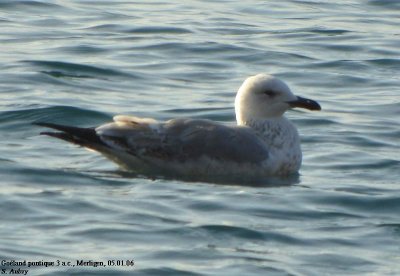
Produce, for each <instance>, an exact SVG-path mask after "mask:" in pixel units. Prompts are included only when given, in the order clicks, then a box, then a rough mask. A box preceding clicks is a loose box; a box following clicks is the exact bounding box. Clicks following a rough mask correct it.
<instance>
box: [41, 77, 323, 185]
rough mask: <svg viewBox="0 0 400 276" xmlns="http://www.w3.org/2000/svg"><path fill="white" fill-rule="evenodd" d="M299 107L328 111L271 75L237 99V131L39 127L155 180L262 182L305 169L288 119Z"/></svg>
mask: <svg viewBox="0 0 400 276" xmlns="http://www.w3.org/2000/svg"><path fill="white" fill-rule="evenodd" d="M291 107H303V108H308V109H310V110H320V106H319V105H318V103H316V102H314V101H312V100H308V99H304V98H301V97H297V96H295V95H293V94H292V93H291V91H290V89H289V88H288V86H287V85H286V84H285V83H283V82H282V81H280V80H278V79H276V78H274V77H272V76H270V75H264V74H260V75H256V76H253V77H250V78H248V79H247V80H246V81H245V82H244V83H243V85H242V86H241V87H240V89H239V91H238V94H237V96H236V101H235V111H236V118H237V124H238V125H236V126H227V125H224V124H220V123H217V122H213V121H210V120H198V119H184V118H181V119H172V120H169V121H166V122H158V121H156V120H154V119H149V118H138V117H133V116H121V115H120V116H116V117H114V122H111V123H108V124H105V125H101V126H99V127H97V128H76V127H69V126H61V125H56V124H50V123H38V124H39V125H41V126H45V127H50V128H53V129H56V130H59V131H60V132H43V133H42V134H45V135H49V136H53V137H56V138H60V139H63V140H66V141H69V142H72V143H74V144H78V145H81V146H84V147H87V148H90V149H93V150H96V151H99V152H100V153H102V154H103V155H105V156H106V157H108V158H109V159H111V160H113V161H115V162H116V163H118V164H119V165H121V166H122V167H123V168H125V169H127V170H130V171H134V172H137V173H142V174H146V175H149V176H152V177H154V176H159V175H165V176H175V177H180V176H181V177H193V178H194V179H201V180H206V181H207V180H211V181H212V179H213V178H215V177H224V176H226V177H229V178H232V177H240V178H241V179H246V178H255V177H262V176H268V175H288V174H291V173H294V172H296V171H297V170H298V169H299V168H300V165H301V150H300V143H299V137H298V133H297V130H296V128H295V127H294V126H293V125H292V124H291V123H290V122H289V121H288V120H287V119H286V118H284V117H283V113H284V112H285V111H286V110H287V109H289V108H291Z"/></svg>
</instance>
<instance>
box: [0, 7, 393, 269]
mask: <svg viewBox="0 0 400 276" xmlns="http://www.w3.org/2000/svg"><path fill="white" fill-rule="evenodd" d="M268 2H269V3H264V2H260V1H245V2H243V1H184V2H183V1H157V2H155V1H146V2H145V1H142V2H131V1H84V0H69V1H61V0H59V1H22V0H21V1H20V0H8V1H7V0H4V1H1V2H0V26H1V34H0V39H1V44H0V59H1V65H0V66H1V75H0V91H1V113H0V122H1V124H0V136H1V139H0V141H1V142H0V149H1V157H0V163H1V166H0V175H1V179H2V181H1V182H0V206H1V207H0V208H1V227H0V261H1V260H17V261H24V260H25V261H27V262H28V261H31V262H32V261H43V262H55V263H54V265H53V266H51V265H50V266H48V267H47V268H46V267H44V266H43V263H42V265H38V266H36V267H33V268H32V267H31V268H29V274H28V275H38V274H40V275H51V274H57V275H62V274H64V275H71V274H77V275H78V274H82V273H83V272H85V273H92V274H103V275H106V274H111V273H113V274H115V273H120V274H126V275H131V274H133V273H137V275H179V274H181V275H344V274H345V275H395V274H399V273H400V265H399V264H398V263H399V260H400V246H399V244H400V243H399V242H400V220H399V215H398V214H399V212H400V189H399V176H400V173H399V172H400V170H399V169H400V159H399V156H400V155H399V146H400V144H399V137H400V131H399V129H400V123H399V115H400V113H399V110H400V102H399V97H398V94H399V87H400V77H399V70H400V59H399V56H400V49H399V45H400V44H399V43H400V41H399V40H400V31H399V30H400V29H399V24H400V17H399V11H400V5H399V2H398V1H395V0H394V1H391V0H379V1H375V0H347V1H338V2H332V1H329V2H328V1H318V0H312V1H295V0H292V1H289V0H283V1H268ZM259 72H266V73H272V74H275V75H277V76H278V77H280V78H282V79H284V80H285V81H286V82H287V83H288V84H289V85H290V86H291V88H292V90H293V91H294V92H295V93H297V94H299V95H302V96H305V97H309V98H312V99H315V100H317V101H319V102H320V103H321V105H322V108H323V110H322V111H321V112H306V111H304V112H303V111H291V112H290V113H289V114H288V117H289V118H290V119H291V120H292V121H293V122H294V123H295V124H296V125H297V126H298V129H299V131H300V133H301V137H302V147H303V153H304V160H303V166H302V169H301V171H300V177H299V178H298V179H296V180H295V181H285V180H280V179H271V181H269V182H268V183H265V185H261V186H260V185H258V186H248V185H216V184H210V183H199V182H196V183H191V182H184V181H178V180H163V179H157V180H152V179H147V178H144V177H140V176H135V175H132V174H126V173H123V172H121V171H119V170H118V168H117V167H116V166H115V165H113V164H112V163H110V162H109V161H107V160H105V159H104V158H102V157H100V156H99V155H97V154H94V153H90V152H87V151H85V150H82V149H80V148H77V147H74V146H70V145H68V144H66V143H63V142H61V141H57V140H55V139H50V138H48V137H43V136H39V135H38V133H39V131H40V129H38V128H37V127H35V126H32V125H31V122H34V121H51V122H57V123H69V124H73V125H78V126H92V125H97V124H101V123H104V122H106V121H108V120H110V119H111V118H112V116H113V115H114V114H134V115H137V116H148V117H155V118H157V119H160V120H163V119H168V118H171V117H196V118H208V119H213V120H218V121H222V122H232V121H234V113H233V108H232V106H233V99H234V95H235V92H236V90H237V88H238V87H239V85H240V84H241V82H242V81H243V79H244V78H245V77H247V76H249V75H252V74H255V73H259ZM57 260H59V261H60V262H68V261H71V262H72V264H75V266H62V265H60V266H56V264H57ZM77 260H84V261H89V260H92V261H94V262H100V261H102V262H104V263H105V264H106V267H102V266H101V267H93V264H92V266H77V265H76V261H77ZM112 260H123V261H124V264H126V261H127V260H134V265H133V266H117V265H115V266H108V261H112ZM115 264H116V263H115ZM2 268H4V269H6V271H7V272H9V271H10V269H17V268H21V269H28V268H26V267H24V266H22V265H21V266H13V265H11V264H8V265H7V264H2Z"/></svg>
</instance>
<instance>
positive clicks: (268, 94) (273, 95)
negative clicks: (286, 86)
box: [264, 90, 277, 98]
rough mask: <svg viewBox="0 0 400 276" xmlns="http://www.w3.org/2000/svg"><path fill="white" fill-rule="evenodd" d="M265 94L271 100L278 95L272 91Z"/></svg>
mask: <svg viewBox="0 0 400 276" xmlns="http://www.w3.org/2000/svg"><path fill="white" fill-rule="evenodd" d="M264 94H265V95H267V96H268V97H270V98H273V97H275V96H276V94H277V93H276V92H275V91H272V90H267V91H264Z"/></svg>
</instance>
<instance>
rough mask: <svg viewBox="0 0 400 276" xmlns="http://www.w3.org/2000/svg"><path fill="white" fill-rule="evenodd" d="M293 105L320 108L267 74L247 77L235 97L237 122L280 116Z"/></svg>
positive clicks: (312, 108) (243, 122)
mask: <svg viewBox="0 0 400 276" xmlns="http://www.w3.org/2000/svg"><path fill="white" fill-rule="evenodd" d="M293 107H300V108H306V109H309V110H321V106H320V105H319V104H318V103H317V102H315V101H313V100H310V99H306V98H302V97H299V96H296V95H294V94H293V93H292V91H291V90H290V88H289V87H288V86H287V85H286V83H284V82H283V81H281V80H280V79H278V78H276V77H274V76H271V75H267V74H258V75H255V76H252V77H249V78H247V79H246V80H245V81H244V82H243V84H242V86H241V87H240V88H239V90H238V93H237V95H236V99H235V111H236V120H237V122H238V124H245V122H246V121H248V120H254V119H255V120H266V119H270V118H277V117H281V116H282V115H283V113H285V111H286V110H288V109H290V108H293Z"/></svg>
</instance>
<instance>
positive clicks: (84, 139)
mask: <svg viewBox="0 0 400 276" xmlns="http://www.w3.org/2000/svg"><path fill="white" fill-rule="evenodd" d="M33 124H34V125H37V126H42V127H48V128H52V129H55V130H58V132H48V131H44V132H41V133H40V134H41V135H47V136H51V137H55V138H58V139H62V140H64V141H67V142H70V143H73V144H76V145H79V146H82V147H86V148H90V149H94V150H97V149H98V148H99V147H107V145H106V144H105V143H104V142H103V141H102V140H101V139H100V137H99V136H98V135H97V133H96V130H95V128H81V127H72V126H64V125H58V124H53V123H43V122H38V123H33Z"/></svg>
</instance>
